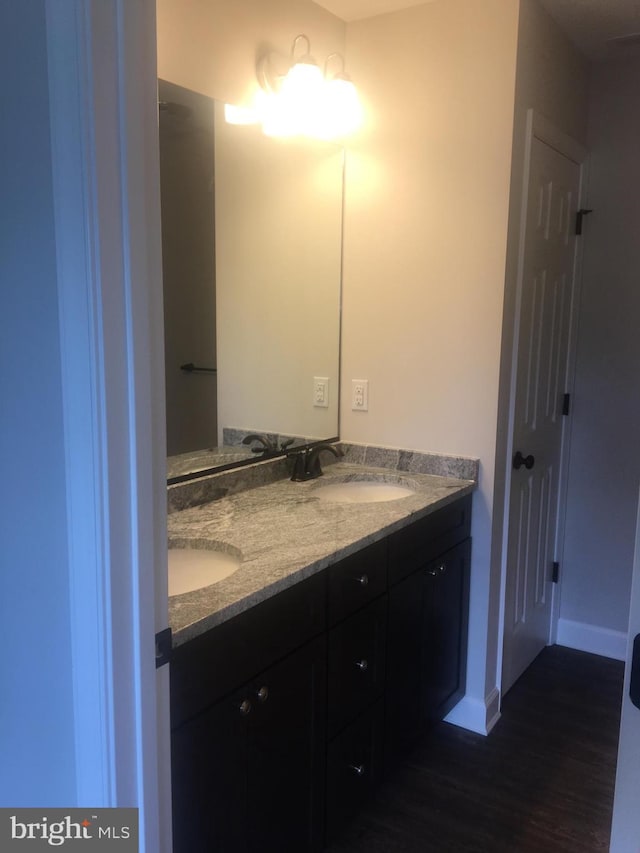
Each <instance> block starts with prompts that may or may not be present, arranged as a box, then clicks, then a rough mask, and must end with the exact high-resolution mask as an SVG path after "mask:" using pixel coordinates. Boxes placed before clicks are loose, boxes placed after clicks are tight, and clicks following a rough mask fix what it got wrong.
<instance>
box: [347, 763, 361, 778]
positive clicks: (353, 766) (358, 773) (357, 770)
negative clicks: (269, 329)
mask: <svg viewBox="0 0 640 853" xmlns="http://www.w3.org/2000/svg"><path fill="white" fill-rule="evenodd" d="M349 770H353V772H354V773H355V774H356V776H364V764H350V765H349Z"/></svg>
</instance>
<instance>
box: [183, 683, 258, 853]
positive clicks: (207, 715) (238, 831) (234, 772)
mask: <svg viewBox="0 0 640 853" xmlns="http://www.w3.org/2000/svg"><path fill="white" fill-rule="evenodd" d="M245 700H246V696H245V692H244V691H240V692H238V693H234V694H233V695H231V696H229V697H227V698H226V699H223V700H222V701H221V702H218V703H217V704H216V705H214V706H213V707H211V708H209V709H208V710H207V711H205V712H204V713H202V714H200V715H199V716H197V717H195V718H194V719H192V720H190V721H189V722H188V723H185V724H184V725H182V726H180V727H179V728H177V729H175V730H174V731H173V732H172V734H171V778H172V797H173V851H174V853H194V851H196V850H197V851H202V853H208V851H216V853H232V851H233V853H238V851H239V853H247V844H246V834H245V827H246V822H247V810H246V804H247V773H246V767H247V748H246V747H247V724H248V715H246V713H243V712H245V711H246V710H247V708H248V706H247V705H243V704H242V703H243V702H244V701H245Z"/></svg>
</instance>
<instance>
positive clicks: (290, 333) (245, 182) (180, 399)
mask: <svg viewBox="0 0 640 853" xmlns="http://www.w3.org/2000/svg"><path fill="white" fill-rule="evenodd" d="M159 101H160V109H159V116H160V118H159V121H160V182H161V202H162V251H163V279H164V312H165V363H166V395H167V456H168V477H169V480H170V481H171V482H175V481H177V480H180V479H185V478H187V477H190V476H201V475H202V473H203V472H204V471H205V470H209V469H214V468H218V467H220V466H229V465H236V464H246V463H247V462H248V461H254V460H255V459H256V458H260V456H259V455H257V454H256V453H255V452H254V451H253V447H255V448H256V449H260V448H261V446H262V445H261V444H260V443H259V442H256V441H254V442H253V447H252V446H250V445H247V444H243V443H242V442H243V439H245V438H246V437H247V435H248V434H251V433H256V434H259V435H261V436H265V437H267V438H268V440H269V441H270V442H271V443H273V442H275V443H276V444H277V445H278V447H281V446H282V444H283V443H285V442H287V441H289V440H290V439H291V438H294V439H295V443H307V442H311V441H318V440H326V439H329V438H335V437H337V435H338V399H339V387H338V383H339V346H340V286H341V258H342V191H343V173H344V154H343V150H342V148H341V147H339V146H337V145H335V144H332V143H328V142H315V141H311V140H300V139H273V138H269V137H267V136H265V135H264V134H263V133H262V132H261V130H260V128H259V127H256V126H251V125H237V124H230V123H228V122H227V121H225V111H224V105H223V104H220V103H218V102H216V101H214V100H212V99H211V98H209V97H206V96H205V95H201V94H199V93H196V92H191V91H189V90H187V89H184V88H182V87H179V86H176V85H174V84H172V83H169V82H166V81H159Z"/></svg>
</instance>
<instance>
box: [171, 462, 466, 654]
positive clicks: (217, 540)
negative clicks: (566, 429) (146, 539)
mask: <svg viewBox="0 0 640 853" xmlns="http://www.w3.org/2000/svg"><path fill="white" fill-rule="evenodd" d="M371 477H379V478H380V479H383V480H385V481H387V482H390V483H399V484H402V485H406V486H409V487H410V488H411V489H412V490H413V491H414V492H415V494H413V495H410V496H409V497H404V498H401V499H400V500H394V501H385V502H380V503H348V504H347V503H329V502H326V501H321V500H319V499H318V498H317V497H315V496H314V491H315V490H316V489H317V488H318V487H319V486H323V485H327V484H329V483H335V482H341V481H344V480H349V479H358V478H371ZM474 488H475V482H474V481H473V480H463V479H455V478H451V477H440V476H433V475H431V474H419V473H404V472H399V471H390V470H389V469H388V468H373V467H369V466H366V465H354V464H348V463H339V464H335V465H331V466H327V469H326V472H325V475H324V476H323V477H322V478H320V479H317V480H312V481H309V482H306V483H292V482H291V481H290V480H279V481H277V482H274V483H271V484H269V485H265V486H260V487H258V488H254V489H249V490H247V491H243V492H239V493H237V494H233V495H231V496H229V497H225V498H222V499H221V500H217V501H215V502H212V503H208V504H203V505H201V506H195V507H192V508H190V509H185V510H182V511H180V512H174V513H172V514H171V515H170V516H169V518H168V532H169V544H170V545H171V544H172V543H175V544H179V545H180V546H182V547H184V546H185V545H190V546H191V547H209V548H214V549H215V548H218V549H219V550H226V551H230V552H232V553H238V552H240V553H241V555H242V565H241V567H240V568H239V569H238V571H237V572H236V573H235V574H233V575H231V576H230V577H228V578H225V579H224V580H222V581H220V582H219V583H217V584H214V585H212V586H209V587H206V588H204V589H200V590H196V591H194V592H189V593H185V594H183V595H176V596H173V597H171V598H170V599H169V624H170V625H171V628H172V630H173V644H174V646H178V645H181V644H182V643H185V642H187V641H188V640H191V639H193V638H194V637H197V636H198V635H199V634H202V633H204V632H205V631H207V630H209V629H210V628H213V627H214V626H215V625H218V624H220V623H221V622H224V621H226V620H227V619H230V618H231V617H232V616H235V615H236V614H238V613H241V612H243V611H245V610H248V609H249V608H251V607H253V606H254V605H256V604H258V603H259V602H261V601H264V600H265V599H267V598H269V597H271V596H272V595H275V594H276V593H278V592H281V591H282V590H284V589H287V588H288V587H290V586H293V585H294V584H295V583H297V582H298V581H300V580H302V579H304V578H307V577H310V576H311V575H313V574H315V573H316V572H319V571H321V570H322V569H324V568H326V567H327V566H329V565H331V564H332V563H335V562H337V561H338V560H340V559H342V558H343V557H346V556H348V555H349V554H352V553H354V552H355V551H358V550H360V549H361V548H363V547H365V546H366V545H369V544H370V543H372V542H375V541H377V540H378V539H382V538H383V537H385V536H387V535H388V534H390V533H393V532H394V531H396V530H400V529H401V528H402V527H404V526H406V525H407V524H409V523H411V522H412V521H415V520H417V519H419V518H422V517H423V516H425V515H427V514H429V513H430V512H433V511H434V510H436V509H440V507H442V506H445V505H446V504H448V503H451V502H452V501H454V500H456V499H458V498H460V497H463V496H464V495H466V494H469V493H470V492H471V491H473V489H474Z"/></svg>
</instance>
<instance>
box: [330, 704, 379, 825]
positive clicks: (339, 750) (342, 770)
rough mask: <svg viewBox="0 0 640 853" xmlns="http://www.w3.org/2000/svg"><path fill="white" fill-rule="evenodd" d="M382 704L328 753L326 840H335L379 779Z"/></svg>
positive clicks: (356, 722)
mask: <svg viewBox="0 0 640 853" xmlns="http://www.w3.org/2000/svg"><path fill="white" fill-rule="evenodd" d="M382 735H383V704H382V700H380V701H378V702H376V703H375V704H374V705H373V706H372V707H371V708H369V709H368V710H367V711H366V712H365V713H364V714H362V715H361V716H360V717H358V718H357V719H356V720H354V722H353V723H351V725H350V726H349V727H348V728H346V729H345V730H344V731H343V732H341V733H340V734H339V735H338V736H337V737H335V738H334V739H333V740H332V741H331V742H330V744H329V748H328V751H327V817H326V836H327V841H331V840H332V839H334V838H335V837H336V836H337V835H338V834H339V833H340V830H341V829H342V827H343V826H344V825H345V823H347V821H348V820H349V819H350V818H351V817H352V816H353V815H354V814H355V812H356V811H357V810H358V809H359V808H360V806H361V805H362V804H363V803H364V802H366V801H367V800H368V799H370V798H371V795H372V794H373V791H374V789H375V787H376V785H377V784H378V783H379V782H380V779H381V778H382Z"/></svg>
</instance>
